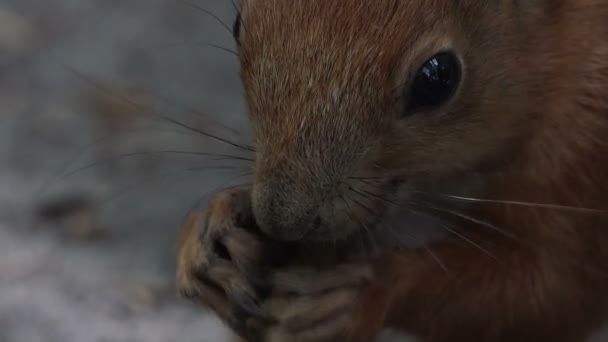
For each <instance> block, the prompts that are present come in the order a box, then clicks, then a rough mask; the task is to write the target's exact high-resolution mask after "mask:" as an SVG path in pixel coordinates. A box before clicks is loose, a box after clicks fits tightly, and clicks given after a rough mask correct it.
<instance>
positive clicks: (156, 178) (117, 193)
mask: <svg viewBox="0 0 608 342" xmlns="http://www.w3.org/2000/svg"><path fill="white" fill-rule="evenodd" d="M221 169H223V168H221ZM208 170H210V171H212V170H215V168H213V167H210V168H208ZM190 171H191V170H189V169H184V170H178V172H180V173H185V172H190ZM175 174H176V172H175V171H174V170H172V171H171V172H166V173H164V174H163V175H161V176H160V177H159V176H154V177H146V178H144V179H140V180H139V181H137V182H132V183H130V184H127V185H126V186H124V187H122V188H121V189H119V190H118V191H115V192H113V193H111V194H110V195H109V196H106V197H105V198H104V199H103V201H102V202H101V204H102V205H104V204H108V203H110V202H111V201H114V200H116V199H118V198H120V197H122V196H124V195H125V194H128V193H129V192H130V191H132V190H135V189H138V188H141V187H142V186H145V185H147V184H149V183H150V182H153V181H154V182H156V183H160V182H163V181H165V180H166V179H168V178H169V177H170V176H173V175H175ZM248 174H249V172H247V173H245V174H244V175H242V176H241V175H239V176H238V177H243V176H246V175H248ZM184 181H189V179H188V178H186V177H180V178H179V179H178V180H176V181H175V182H174V183H180V182H184Z"/></svg>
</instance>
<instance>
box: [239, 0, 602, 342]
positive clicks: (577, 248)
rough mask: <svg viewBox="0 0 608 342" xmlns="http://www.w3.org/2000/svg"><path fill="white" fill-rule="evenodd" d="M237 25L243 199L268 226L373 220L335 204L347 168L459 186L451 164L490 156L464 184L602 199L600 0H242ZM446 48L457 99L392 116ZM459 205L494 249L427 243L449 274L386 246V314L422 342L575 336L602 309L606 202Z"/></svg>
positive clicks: (504, 193) (339, 233)
mask: <svg viewBox="0 0 608 342" xmlns="http://www.w3.org/2000/svg"><path fill="white" fill-rule="evenodd" d="M242 20H243V27H244V30H243V32H242V35H241V62H242V79H243V83H244V85H245V89H246V94H247V101H248V104H249V110H250V116H251V119H252V122H253V124H254V127H255V129H256V149H257V160H256V165H255V166H256V173H255V178H254V187H253V206H254V211H255V214H256V218H257V219H258V221H259V222H258V223H259V224H260V226H261V228H262V229H263V230H265V231H266V232H267V233H269V234H271V235H273V236H277V237H280V238H285V239H299V238H301V237H302V236H303V235H305V234H308V235H307V236H311V238H314V239H318V240H324V239H334V238H340V237H343V236H346V235H349V234H352V233H353V231H354V230H356V229H360V227H356V225H353V224H352V223H349V217H348V215H346V214H345V212H349V213H350V215H351V216H358V217H363V219H362V220H363V221H364V222H365V223H368V225H373V224H374V222H376V221H375V220H374V218H373V217H370V216H371V215H370V213H368V212H366V211H365V210H364V209H363V208H345V207H344V206H341V204H340V201H339V200H338V197H339V196H340V195H341V194H343V193H344V192H346V191H347V190H346V189H345V187H344V185H343V184H344V183H345V182H348V180H347V177H348V176H349V175H350V176H354V175H362V176H369V177H374V176H382V177H387V179H388V176H391V175H392V176H398V177H399V178H400V179H404V182H405V183H406V184H407V183H408V182H410V180H414V181H411V182H413V183H414V184H415V180H418V179H422V180H423V181H430V182H438V183H439V184H442V182H444V181H446V182H448V183H466V182H469V181H470V179H469V178H471V177H464V178H459V177H460V175H462V174H465V175H467V174H468V173H469V172H473V171H476V170H479V169H480V168H481V169H482V170H486V168H488V169H490V170H491V171H492V172H484V171H479V173H477V174H476V176H475V177H479V178H480V179H481V183H482V186H481V189H480V190H476V191H474V192H473V194H475V195H477V196H484V197H485V198H489V199H494V200H501V201H506V200H511V201H526V202H532V203H546V204H560V205H563V206H572V207H588V208H600V209H601V208H607V207H608V195H607V190H608V177H607V175H608V161H606V160H605V154H606V152H607V151H608V148H607V146H606V144H607V135H608V39H607V38H606V37H608V24H607V22H608V2H607V1H602V0H584V1H573V0H571V1H568V0H560V1H548V0H529V1H473V0H468V1H447V0H425V1H405V0H378V1H343V0H290V1H287V0H276V1H255V0H245V1H244V2H243V9H242ZM443 47H450V48H452V49H453V50H454V51H456V52H457V53H458V54H459V55H460V56H461V58H462V60H463V63H464V68H465V71H464V80H463V84H462V86H461V88H460V90H459V92H458V94H457V95H456V97H455V99H454V100H453V101H452V102H451V103H450V104H448V105H447V106H445V107H443V108H441V109H439V110H437V111H434V112H430V113H419V114H417V115H415V116H412V117H411V118H406V119H400V118H399V112H400V111H401V110H402V107H403V106H402V104H401V102H400V101H401V98H399V97H397V98H396V97H395V96H394V93H393V91H394V90H395V89H396V87H397V86H399V85H400V84H404V83H405V84H407V75H408V74H411V73H412V72H415V70H416V68H417V66H418V65H420V63H422V62H423V61H424V60H425V58H428V57H430V56H431V55H432V54H433V53H434V52H436V51H437V50H438V49H441V48H443ZM481 165H483V168H482V167H481ZM360 186H362V187H365V188H366V189H367V191H368V192H370V193H379V194H384V195H386V194H387V191H389V190H387V188H390V185H388V184H386V183H383V182H381V181H379V182H375V183H374V184H373V185H362V184H360ZM416 186H417V184H415V185H414V186H412V187H416ZM439 189H440V190H441V187H439ZM390 191H392V190H390ZM408 191H409V188H408V189H405V190H403V189H400V190H399V192H398V196H411V193H408ZM404 193H405V195H404ZM391 196H392V195H391ZM395 196H397V195H395ZM367 202H369V203H368V205H369V206H371V207H372V208H373V209H375V210H377V212H378V213H379V214H378V215H379V216H382V215H383V213H385V212H386V211H387V210H388V209H387V207H388V206H389V205H387V204H386V203H383V202H382V201H381V200H377V201H373V200H369V201H367ZM328 208H329V209H328ZM464 210H466V211H465V213H468V215H471V216H474V217H476V218H478V219H479V220H483V221H484V222H491V223H493V224H494V225H496V226H499V227H503V228H504V229H507V230H508V232H509V234H512V235H513V236H515V238H513V239H509V238H506V237H505V236H502V235H501V234H497V232H491V231H488V229H487V227H486V229H482V228H484V227H480V224H478V223H474V222H473V223H471V222H455V223H454V224H457V225H458V227H459V229H461V230H464V231H465V232H466V234H467V236H468V238H469V239H471V240H474V241H476V243H477V244H479V245H480V246H482V247H484V248H485V249H487V250H488V251H490V252H491V253H492V254H493V256H494V257H495V258H491V257H488V256H486V255H483V253H480V251H479V250H478V249H475V248H472V247H471V245H470V244H468V243H466V242H465V241H463V240H462V239H457V238H453V239H447V240H444V241H441V242H439V243H436V244H434V245H432V246H431V248H432V251H433V252H434V253H435V254H436V256H437V258H439V259H441V260H443V262H444V263H445V267H446V268H447V270H448V272H447V273H446V272H445V271H444V270H443V269H442V268H440V267H437V265H436V263H434V262H433V260H431V259H430V258H428V256H427V255H426V254H424V253H423V252H419V251H409V252H400V253H391V254H390V255H388V256H385V257H384V258H383V259H382V261H383V262H381V263H379V265H380V266H379V269H378V270H377V272H378V274H379V275H380V276H379V277H381V278H385V277H386V278H387V279H388V280H387V279H384V281H386V282H388V283H390V284H394V285H392V286H391V287H390V290H388V291H389V292H390V296H388V297H390V298H392V299H393V300H394V302H393V303H392V305H389V306H390V309H389V311H388V314H389V317H388V320H387V322H388V323H390V325H393V326H395V327H397V328H403V329H406V330H409V331H412V332H415V333H417V334H419V335H420V336H421V337H423V338H426V339H427V340H430V341H541V340H543V341H545V340H546V341H580V340H581V339H582V338H583V337H586V336H587V335H588V334H589V333H590V332H591V331H592V330H593V329H595V328H596V327H597V326H598V324H600V323H602V322H603V321H604V319H605V318H606V308H607V305H608V303H607V302H606V294H607V291H606V285H608V284H606V279H607V277H606V271H608V261H607V260H608V259H607V257H608V255H607V254H608V252H605V250H606V248H605V246H604V244H605V242H606V241H608V233H607V232H606V229H608V219H607V218H606V215H604V214H602V213H581V212H574V211H567V210H557V209H553V210H551V209H547V208H539V207H522V206H517V205H513V204H502V205H501V204H497V203H485V204H484V203H479V204H471V205H468V206H466V207H465V209H464ZM448 216H449V215H448ZM315 217H318V218H320V220H321V222H322V224H321V227H316V228H315V227H314V224H313V222H314V219H315ZM452 219H454V218H453V217H452ZM452 221H456V220H452ZM353 226H355V227H353ZM403 229H406V228H403ZM495 259H497V260H498V261H497V260H495ZM376 302H380V303H381V305H384V304H382V301H376ZM371 303H372V304H370V305H371V306H372V307H365V311H366V312H374V311H375V310H374V309H373V306H374V305H375V304H373V301H372V302H371ZM374 314H376V313H374ZM366 320H367V319H366V318H364V319H363V320H362V321H363V322H364V321H366ZM360 327H361V328H362V329H365V323H361V325H360Z"/></svg>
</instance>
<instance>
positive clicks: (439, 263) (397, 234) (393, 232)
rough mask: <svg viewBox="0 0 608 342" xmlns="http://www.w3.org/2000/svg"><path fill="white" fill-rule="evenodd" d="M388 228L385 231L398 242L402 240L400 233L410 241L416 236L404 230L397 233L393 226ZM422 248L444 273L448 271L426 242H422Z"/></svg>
mask: <svg viewBox="0 0 608 342" xmlns="http://www.w3.org/2000/svg"><path fill="white" fill-rule="evenodd" d="M388 228H389V229H388V230H387V231H388V232H389V233H391V234H392V235H393V236H394V237H395V238H396V239H397V240H399V241H400V242H402V240H401V234H405V235H406V237H408V238H409V240H410V241H412V242H415V241H416V238H415V237H414V236H413V235H412V234H410V233H408V232H406V231H400V233H397V231H396V230H397V229H396V228H395V227H394V226H389V227H388ZM422 248H423V249H424V251H425V252H426V253H427V254H428V255H429V256H430V257H431V259H433V260H434V261H435V262H436V263H437V265H438V266H439V267H440V268H441V269H442V270H443V271H444V272H445V273H446V274H449V273H450V271H449V269H448V267H447V266H446V265H445V263H444V262H443V261H442V260H441V258H439V256H438V255H437V254H436V253H435V252H433V250H432V249H431V248H430V247H429V246H427V245H426V244H423V245H422Z"/></svg>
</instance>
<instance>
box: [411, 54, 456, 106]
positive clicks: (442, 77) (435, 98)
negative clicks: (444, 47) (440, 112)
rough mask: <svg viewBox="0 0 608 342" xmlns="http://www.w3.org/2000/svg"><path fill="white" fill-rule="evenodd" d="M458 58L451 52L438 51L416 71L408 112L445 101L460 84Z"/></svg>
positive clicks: (438, 104)
mask: <svg viewBox="0 0 608 342" xmlns="http://www.w3.org/2000/svg"><path fill="white" fill-rule="evenodd" d="M460 78H461V70H460V63H459V61H458V58H456V56H455V55H454V54H453V53H452V52H440V53H438V54H436V55H435V56H433V57H432V58H431V59H429V60H428V61H426V62H425V63H424V64H423V65H422V67H420V69H418V71H417V72H416V76H415V77H414V81H413V83H412V86H411V89H410V96H409V105H408V110H407V112H408V113H411V112H413V111H416V110H418V109H423V108H429V107H431V108H432V107H437V106H440V105H442V104H444V103H446V102H447V101H448V100H449V99H450V98H451V97H452V95H454V93H455V92H456V89H457V88H458V85H459V84H460Z"/></svg>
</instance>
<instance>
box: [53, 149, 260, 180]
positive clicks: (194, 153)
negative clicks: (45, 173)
mask: <svg viewBox="0 0 608 342" xmlns="http://www.w3.org/2000/svg"><path fill="white" fill-rule="evenodd" d="M156 154H177V155H190V156H200V157H221V158H224V159H229V160H239V161H246V162H253V160H252V159H248V158H244V157H237V156H231V155H225V154H215V153H204V152H192V151H177V150H164V151H147V152H133V153H125V154H121V155H119V156H115V157H110V158H106V159H104V160H103V161H100V162H94V163H90V164H87V165H85V166H82V167H79V168H78V169H76V170H72V171H70V172H68V173H65V174H63V175H62V176H61V177H60V178H59V180H62V179H64V178H67V177H71V176H73V175H75V174H77V173H80V172H82V171H85V170H88V169H91V168H93V167H95V166H99V165H102V164H104V163H108V162H112V161H117V160H121V159H126V158H131V157H137V156H148V155H156Z"/></svg>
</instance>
